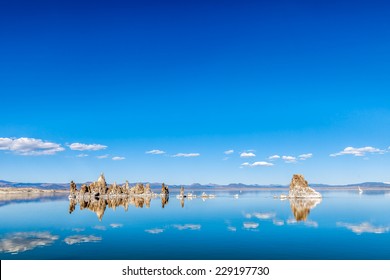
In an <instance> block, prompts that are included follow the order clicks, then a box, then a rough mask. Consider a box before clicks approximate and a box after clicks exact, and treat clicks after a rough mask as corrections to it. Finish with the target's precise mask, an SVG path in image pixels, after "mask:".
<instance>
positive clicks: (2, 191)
mask: <svg viewBox="0 0 390 280" xmlns="http://www.w3.org/2000/svg"><path fill="white" fill-rule="evenodd" d="M358 186H359V185H356V186H334V187H333V186H326V187H315V189H316V190H318V191H355V190H357V189H358ZM360 188H361V189H362V190H363V191H390V186H388V187H387V186H386V187H385V186H381V187H361V186H360ZM152 189H154V190H156V189H157V188H152ZM170 190H171V191H172V192H178V191H179V188H178V187H176V186H175V187H171V188H170ZM185 190H186V191H191V192H194V191H202V192H203V191H212V192H216V191H217V192H220V191H221V192H229V191H288V190H289V187H227V186H221V187H217V186H215V187H186V188H185ZM67 193H69V190H67V189H42V188H38V187H28V188H20V187H0V195H9V194H35V195H37V194H67Z"/></svg>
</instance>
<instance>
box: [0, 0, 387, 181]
mask: <svg viewBox="0 0 390 280" xmlns="http://www.w3.org/2000/svg"><path fill="white" fill-rule="evenodd" d="M0 38H1V43H0V97H1V99H0V100H1V103H0V104H1V109H0V179H4V180H11V181H25V182H27V181H32V182H38V181H39V182H67V181H70V180H72V179H73V180H76V181H79V182H81V181H86V180H91V179H95V178H96V177H97V176H98V175H99V173H100V172H101V171H104V172H105V174H106V177H107V179H108V180H109V181H114V180H116V181H118V182H123V181H124V180H125V179H128V180H129V181H152V182H154V181H158V182H162V181H164V182H167V183H170V184H172V183H177V184H180V183H183V184H187V183H195V182H199V183H209V182H212V183H223V184H225V183H233V182H242V183H258V184H270V183H288V181H289V180H290V178H291V175H292V174H293V173H303V174H305V176H306V177H307V179H308V180H309V182H317V183H331V184H337V183H354V182H362V181H390V173H389V165H390V149H389V146H390V129H389V128H390V78H389V77H390V3H389V2H388V1H356V0H355V1H329V0H328V1H210V0H208V1H200V0H198V1H81V0H79V1H70V0H67V1H53V0H50V1H17V0H12V1H4V0H3V1H1V2H0ZM71 144H74V145H71ZM80 144H84V145H80ZM92 144H96V145H92ZM348 147H352V148H349V149H346V148H348ZM344 149H346V150H344ZM152 150H159V151H163V152H165V153H160V154H152V153H149V154H148V153H146V152H147V151H152ZM228 150H234V152H233V153H230V154H227V155H226V154H224V152H225V151H228ZM157 153H158V152H157ZM310 154H311V155H310ZM245 155H246V157H244V156H245ZM273 155H278V156H279V157H280V158H277V157H275V158H273V159H270V158H269V157H270V156H273ZM300 155H303V156H301V158H299V156H300ZM331 155H332V156H331ZM99 156H100V157H102V156H103V157H104V158H97V157H99ZM283 157H284V158H283ZM113 158H114V159H117V160H113ZM303 159H305V160H303Z"/></svg>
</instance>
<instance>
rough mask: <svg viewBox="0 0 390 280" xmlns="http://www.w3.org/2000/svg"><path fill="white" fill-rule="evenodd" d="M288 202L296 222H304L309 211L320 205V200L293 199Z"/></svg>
mask: <svg viewBox="0 0 390 280" xmlns="http://www.w3.org/2000/svg"><path fill="white" fill-rule="evenodd" d="M289 200H290V207H291V211H292V212H293V214H294V217H295V220H296V221H297V222H300V221H306V220H307V217H308V216H309V214H310V211H311V210H312V209H313V208H314V207H316V206H317V205H318V204H320V203H321V198H293V199H289Z"/></svg>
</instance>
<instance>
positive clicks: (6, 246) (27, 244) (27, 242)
mask: <svg viewBox="0 0 390 280" xmlns="http://www.w3.org/2000/svg"><path fill="white" fill-rule="evenodd" d="M58 238H59V236H58V235H53V234H51V233H50V232H48V231H40V232H16V233H12V234H8V235H6V236H5V237H4V238H2V239H1V240H0V252H5V253H12V254H17V253H20V252H25V251H29V250H33V249H35V248H37V247H43V246H49V245H52V244H53V243H54V241H56V240H57V239H58Z"/></svg>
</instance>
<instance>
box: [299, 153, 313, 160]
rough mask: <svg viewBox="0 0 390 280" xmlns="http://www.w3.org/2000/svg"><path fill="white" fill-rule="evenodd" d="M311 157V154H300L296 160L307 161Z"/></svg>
mask: <svg viewBox="0 0 390 280" xmlns="http://www.w3.org/2000/svg"><path fill="white" fill-rule="evenodd" d="M312 157H313V154H312V153H308V154H302V155H299V156H298V158H299V159H300V160H307V159H309V158H312Z"/></svg>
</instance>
